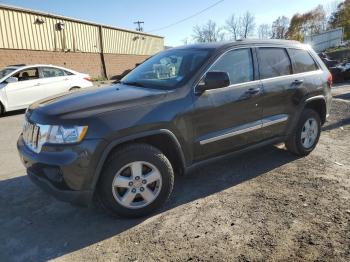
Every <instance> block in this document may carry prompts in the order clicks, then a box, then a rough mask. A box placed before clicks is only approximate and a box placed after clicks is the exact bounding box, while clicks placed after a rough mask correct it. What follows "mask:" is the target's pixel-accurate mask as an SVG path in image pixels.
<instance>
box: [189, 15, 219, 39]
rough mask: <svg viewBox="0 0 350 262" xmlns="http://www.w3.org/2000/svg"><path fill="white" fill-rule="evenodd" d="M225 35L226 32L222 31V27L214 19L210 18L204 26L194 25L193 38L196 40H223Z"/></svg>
mask: <svg viewBox="0 0 350 262" xmlns="http://www.w3.org/2000/svg"><path fill="white" fill-rule="evenodd" d="M224 37H225V34H224V33H223V32H222V30H221V28H219V27H218V26H217V24H216V23H215V22H214V21H212V20H209V21H208V22H207V23H206V24H204V25H202V26H200V25H196V26H195V27H193V34H192V38H193V40H194V41H195V42H200V43H205V42H219V41H223V40H224Z"/></svg>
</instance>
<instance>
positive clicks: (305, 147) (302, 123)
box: [285, 109, 321, 156]
mask: <svg viewBox="0 0 350 262" xmlns="http://www.w3.org/2000/svg"><path fill="white" fill-rule="evenodd" d="M320 134H321V119H320V116H319V114H318V113H317V112H315V111H314V110H312V109H304V111H303V112H302V113H301V116H300V119H299V122H298V124H297V126H296V128H295V130H294V132H293V134H292V135H291V136H290V137H289V138H288V139H287V141H285V145H286V148H287V149H288V151H290V152H291V153H293V154H294V155H297V156H306V155H308V154H310V153H311V152H312V151H313V150H314V149H315V147H316V145H317V143H318V140H319V138H320Z"/></svg>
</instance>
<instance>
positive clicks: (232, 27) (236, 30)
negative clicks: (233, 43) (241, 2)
mask: <svg viewBox="0 0 350 262" xmlns="http://www.w3.org/2000/svg"><path fill="white" fill-rule="evenodd" d="M225 29H226V30H227V31H228V32H229V33H230V35H231V38H232V39H234V40H237V39H239V38H241V31H242V28H241V18H240V17H236V16H235V15H234V14H233V15H231V17H230V18H229V19H227V20H226V26H225Z"/></svg>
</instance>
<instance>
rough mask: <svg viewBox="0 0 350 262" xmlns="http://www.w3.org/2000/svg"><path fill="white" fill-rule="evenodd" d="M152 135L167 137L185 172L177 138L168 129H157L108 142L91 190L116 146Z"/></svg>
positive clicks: (184, 161)
mask: <svg viewBox="0 0 350 262" xmlns="http://www.w3.org/2000/svg"><path fill="white" fill-rule="evenodd" d="M152 135H167V136H169V138H170V139H171V140H172V141H173V142H174V143H175V145H176V150H177V153H178V154H180V160H181V165H182V168H183V169H184V170H185V168H186V159H185V155H184V152H183V150H182V147H181V144H180V142H179V140H178V139H177V137H176V136H175V135H174V133H173V132H171V131H170V130H168V129H159V130H151V131H145V132H141V133H136V134H133V135H130V136H125V137H122V138H120V139H116V140H114V141H112V142H110V143H109V144H108V146H107V147H106V148H105V149H104V151H103V153H102V156H101V157H100V160H99V161H98V164H97V167H96V169H95V172H94V176H93V183H92V190H93V191H94V190H95V188H96V184H97V181H98V179H99V177H100V174H101V171H102V168H103V165H104V163H105V161H106V159H107V157H108V155H109V153H110V152H111V151H112V150H113V149H114V148H115V147H116V146H118V145H120V144H122V143H125V142H128V141H132V140H135V139H139V138H145V137H148V136H152Z"/></svg>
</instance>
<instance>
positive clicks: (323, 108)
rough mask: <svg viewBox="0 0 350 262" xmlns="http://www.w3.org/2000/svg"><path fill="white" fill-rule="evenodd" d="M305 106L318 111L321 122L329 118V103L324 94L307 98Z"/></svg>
mask: <svg viewBox="0 0 350 262" xmlns="http://www.w3.org/2000/svg"><path fill="white" fill-rule="evenodd" d="M304 108H309V109H312V110H314V111H316V112H317V113H318V115H319V116H320V119H321V124H322V125H323V124H324V123H325V122H326V118H327V103H326V98H325V97H324V96H322V95H321V96H314V97H310V98H308V99H306V100H305V105H304Z"/></svg>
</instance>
